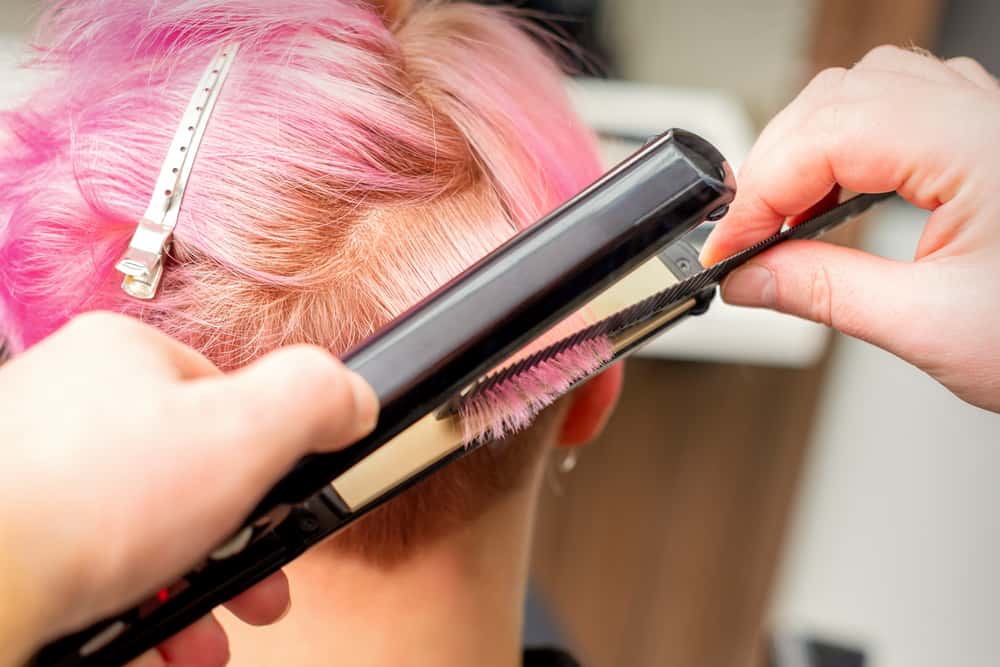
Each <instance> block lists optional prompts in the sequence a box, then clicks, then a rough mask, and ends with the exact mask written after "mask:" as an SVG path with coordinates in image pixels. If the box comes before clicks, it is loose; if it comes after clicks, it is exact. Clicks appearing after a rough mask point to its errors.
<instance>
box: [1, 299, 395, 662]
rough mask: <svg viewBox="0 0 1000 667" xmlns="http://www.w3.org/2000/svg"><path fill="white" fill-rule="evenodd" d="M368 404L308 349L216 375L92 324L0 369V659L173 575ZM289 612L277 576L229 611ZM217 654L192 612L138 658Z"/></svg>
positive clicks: (371, 406) (181, 354) (153, 334)
mask: <svg viewBox="0 0 1000 667" xmlns="http://www.w3.org/2000/svg"><path fill="white" fill-rule="evenodd" d="M377 409H378V406H377V403H376V400H375V397H374V394H373V393H372V391H371V389H370V388H369V387H368V385H367V384H365V383H364V382H363V381H362V380H361V379H360V378H358V377H357V376H355V375H353V374H352V373H350V372H348V371H347V370H346V369H344V367H343V366H342V365H341V364H340V363H339V362H338V361H336V360H335V359H334V358H333V357H332V356H330V355H329V354H327V353H326V352H323V351H321V350H319V349H314V348H307V347H296V348H288V349H285V350H282V351H278V352H275V353H273V354H271V355H270V356H267V357H265V358H263V359H261V360H259V361H258V362H256V363H254V364H252V365H251V366H248V367H247V368H245V369H243V370H241V371H239V372H236V373H233V374H231V375H223V374H222V373H220V372H219V371H218V370H217V369H216V368H215V367H214V366H213V365H212V364H211V363H209V362H208V361H207V360H206V359H205V358H204V357H202V356H201V355H199V354H198V353H196V352H194V351H193V350H191V349H189V348H187V347H185V346H183V345H181V344H179V343H177V342H175V341H174V340H172V339H170V338H168V337H166V336H164V335H163V334H161V333H159V332H157V331H155V330H153V329H151V328H148V327H146V326H144V325H142V324H140V323H138V322H136V321H134V320H131V319H127V318H125V317H121V316H114V315H108V314H91V315H87V316H84V317H81V318H79V319H77V320H75V321H74V322H72V323H71V324H69V325H68V326H67V327H65V328H64V329H63V330H61V331H60V332H58V333H56V334H55V335H53V336H52V337H51V338H49V339H47V340H45V341H43V342H42V343H40V344H39V345H37V346H36V347H34V348H33V349H31V350H30V351H28V352H27V353H25V354H23V355H22V356H20V357H18V358H16V359H14V360H13V361H11V362H10V363H9V364H8V365H6V366H3V367H0V443H2V445H0V461H2V463H0V553H2V554H3V556H2V559H3V560H2V562H3V565H2V569H0V646H2V647H3V649H2V650H0V664H3V665H6V664H7V662H6V661H13V662H11V663H10V664H19V663H20V662H21V661H23V660H25V659H27V657H28V654H29V653H30V652H31V651H32V650H33V649H35V648H37V645H39V644H41V643H42V642H44V641H46V640H51V639H54V638H55V637H56V636H57V635H59V634H62V633H65V632H67V631H70V630H74V629H78V628H80V627H82V626H84V625H85V624H87V623H90V622H94V621H97V620H99V619H100V618H102V617H104V616H106V615H107V614H109V613H112V612H114V611H117V610H119V609H121V608H123V607H125V606H126V605H129V604H132V603H135V602H138V601H139V600H140V599H142V598H143V597H144V596H146V595H148V594H150V593H151V592H153V591H155V590H156V589H157V587H159V586H162V585H164V584H165V583H167V582H169V581H171V580H172V578H174V577H176V576H178V575H181V574H183V572H184V571H185V570H186V569H187V568H189V567H190V566H192V565H193V564H194V563H196V562H197V561H198V560H199V559H200V558H202V557H203V556H204V555H205V554H206V553H208V552H209V551H210V550H211V549H212V548H213V547H215V546H217V545H218V544H219V543H220V542H221V541H223V540H224V539H225V538H226V537H227V536H228V535H229V534H230V532H231V531H233V530H235V529H236V528H237V527H238V522H239V521H240V519H241V518H243V517H244V516H245V515H246V513H248V512H249V511H250V510H251V509H252V508H253V505H254V503H255V501H256V500H258V499H259V497H260V495H262V494H263V492H264V491H265V490H266V489H267V487H268V486H269V485H270V484H272V483H273V482H274V481H276V480H277V479H278V477H280V475H281V474H282V473H283V472H284V471H286V470H287V469H288V468H289V467H290V466H291V465H292V464H293V463H294V461H295V460H296V459H298V458H299V457H301V456H302V455H304V454H306V453H307V452H309V451H311V450H329V449H336V448H340V447H342V446H344V445H346V444H348V443H350V442H352V441H353V440H356V439H358V438H360V437H361V436H362V435H363V434H364V433H366V432H367V431H369V430H370V429H371V428H372V426H373V425H374V422H375V418H376V412H377ZM288 602H289V601H288V589H287V582H286V581H285V579H284V577H283V576H282V575H278V576H274V577H271V578H270V579H268V580H265V581H264V582H262V583H261V584H259V585H258V586H257V587H256V588H254V589H253V590H251V591H248V592H247V593H245V594H243V595H242V596H240V597H238V598H236V599H234V600H233V601H232V602H231V603H230V604H229V605H228V606H229V608H230V609H231V610H232V611H233V612H234V613H236V614H237V615H238V616H240V617H241V618H243V620H245V621H247V622H249V623H254V624H263V623H269V622H273V621H275V620H277V619H278V618H279V617H280V616H281V615H282V613H283V612H284V610H285V609H286V608H287V605H288ZM227 659H228V648H227V644H226V639H225V635H224V634H223V632H222V629H221V628H220V626H219V625H218V624H217V623H216V622H215V620H214V619H212V618H211V617H207V618H205V619H203V620H202V621H200V622H199V623H198V624H196V625H194V626H192V627H191V628H188V629H187V630H186V631H184V632H183V633H181V634H179V635H178V636H176V637H175V638H173V639H171V640H170V641H168V642H167V643H166V644H164V645H163V646H162V647H160V649H159V650H158V651H154V652H151V653H149V654H147V655H145V656H143V657H142V658H140V659H139V660H137V664H139V665H142V667H150V666H154V665H164V664H178V665H184V666H185V667H202V666H204V667H215V666H217V665H223V664H224V663H225V662H226V660H227Z"/></svg>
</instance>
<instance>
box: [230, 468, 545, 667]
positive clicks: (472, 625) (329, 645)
mask: <svg viewBox="0 0 1000 667" xmlns="http://www.w3.org/2000/svg"><path fill="white" fill-rule="evenodd" d="M540 473H541V466H539V467H538V470H537V471H536V474H535V475H534V476H533V477H532V479H531V480H530V481H529V482H528V483H527V484H526V485H525V487H524V488H523V489H520V490H518V491H515V492H513V493H511V494H509V495H508V496H507V497H505V498H503V499H501V500H499V501H498V502H496V503H495V504H494V505H493V506H491V508H490V509H489V510H488V511H487V512H486V513H484V514H483V515H482V516H480V517H479V518H478V519H476V520H475V521H474V522H472V523H471V524H469V525H468V526H467V527H465V528H463V529H462V530H461V531H460V532H457V533H455V534H452V535H449V536H447V537H445V538H442V539H440V540H438V541H437V542H436V543H434V544H430V545H424V546H422V547H421V549H420V550H419V552H418V553H416V554H414V555H413V556H412V557H410V558H408V559H407V560H406V561H405V562H403V563H401V564H399V565H398V566H394V567H392V568H390V569H385V568H382V567H379V566H376V565H373V564H371V563H368V562H365V561H361V560H359V559H358V558H357V557H355V556H346V555H344V554H340V553H338V552H337V551H336V544H335V543H333V544H330V545H329V546H326V545H323V546H321V547H319V548H318V549H316V550H314V551H313V552H311V553H309V554H306V555H305V556H303V557H302V558H300V559H299V560H298V561H296V562H295V563H294V564H293V565H292V566H291V567H290V568H288V570H287V572H288V577H289V582H290V584H291V593H292V600H293V604H292V610H291V612H290V613H289V614H288V616H286V617H285V618H284V619H283V620H282V621H281V622H279V623H277V624H276V625H274V626H271V627H268V628H248V627H246V626H242V625H241V624H239V623H238V622H237V621H235V620H234V619H233V618H232V617H229V616H228V614H227V615H226V616H225V617H224V618H223V619H222V620H223V623H224V625H225V626H226V630H227V632H228V634H229V637H230V645H231V648H232V661H231V663H230V664H231V665H233V667H256V666H257V665H261V666H263V665H279V664H288V665H296V666H297V667H314V666H315V667H332V666H333V665H336V666H337V667H354V666H361V665H364V666H366V667H368V666H378V665H408V666H412V667H424V666H425V665H426V666H431V665H433V666H435V667H439V666H440V665H478V666H481V667H514V666H515V665H520V664H521V625H522V620H523V619H522V615H523V612H522V608H523V603H524V594H525V585H526V581H527V575H528V556H529V551H530V540H531V529H532V523H533V514H534V498H535V496H536V492H537V487H538V483H539V477H540Z"/></svg>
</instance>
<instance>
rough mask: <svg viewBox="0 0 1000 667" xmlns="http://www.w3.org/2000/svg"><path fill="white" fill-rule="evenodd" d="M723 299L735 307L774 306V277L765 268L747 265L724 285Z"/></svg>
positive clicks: (731, 275) (732, 275) (734, 272)
mask: <svg viewBox="0 0 1000 667" xmlns="http://www.w3.org/2000/svg"><path fill="white" fill-rule="evenodd" d="M722 298H723V299H725V301H726V303H731V304H733V305H735V306H765V307H769V306H773V305H774V275H773V274H772V273H771V271H770V269H768V268H766V267H764V266H761V265H759V264H747V265H746V266H744V267H742V268H740V269H737V270H736V271H733V272H732V274H730V276H729V278H727V279H726V281H725V282H724V283H723V284H722Z"/></svg>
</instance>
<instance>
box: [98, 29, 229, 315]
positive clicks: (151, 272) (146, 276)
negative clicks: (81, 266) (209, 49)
mask: <svg viewBox="0 0 1000 667" xmlns="http://www.w3.org/2000/svg"><path fill="white" fill-rule="evenodd" d="M238 50H239V44H228V45H226V46H224V47H223V48H222V49H220V50H219V52H218V53H217V54H216V56H215V57H214V58H213V59H212V63H211V64H210V65H209V66H208V69H206V70H205V74H204V75H202V77H201V81H200V82H199V83H198V89H197V91H196V92H195V94H194V97H193V98H192V99H191V102H190V104H189V105H188V108H187V110H186V111H185V112H184V118H183V120H182V121H181V124H180V126H179V127H178V128H177V133H176V134H175V135H174V140H173V141H172V142H171V144H170V152H169V153H168V154H167V159H166V160H165V161H164V163H163V168H162V169H161V171H160V175H159V177H158V178H157V179H156V187H155V189H154V190H153V196H152V197H151V198H150V200H149V208H147V209H146V214H145V215H144V216H143V218H142V219H141V220H140V221H139V224H138V227H137V228H136V230H135V234H133V236H132V240H131V241H130V242H129V246H128V250H126V251H125V254H124V255H123V256H122V258H121V260H119V261H118V264H116V265H115V268H116V269H118V271H120V272H121V273H123V274H125V278H124V280H122V289H123V290H125V293H126V294H128V295H129V296H133V297H135V298H137V299H145V300H148V299H152V298H154V297H155V296H156V291H157V289H158V287H159V285H160V279H161V278H162V277H163V259H164V255H165V253H166V252H167V251H168V250H169V249H170V241H171V237H172V235H173V232H174V227H175V226H176V225H177V216H178V214H179V213H180V208H181V202H182V201H183V199H184V190H185V189H186V187H187V183H188V179H189V178H190V176H191V168H192V166H193V165H194V158H195V155H197V153H198V148H199V146H201V140H202V138H203V137H204V136H205V129H206V127H208V121H209V119H210V118H211V116H212V111H213V110H214V109H215V104H216V102H218V99H219V93H220V91H221V90H222V85H223V83H225V81H226V77H227V76H228V75H229V70H230V69H231V68H232V65H233V60H234V59H235V58H236V53H237V51H238Z"/></svg>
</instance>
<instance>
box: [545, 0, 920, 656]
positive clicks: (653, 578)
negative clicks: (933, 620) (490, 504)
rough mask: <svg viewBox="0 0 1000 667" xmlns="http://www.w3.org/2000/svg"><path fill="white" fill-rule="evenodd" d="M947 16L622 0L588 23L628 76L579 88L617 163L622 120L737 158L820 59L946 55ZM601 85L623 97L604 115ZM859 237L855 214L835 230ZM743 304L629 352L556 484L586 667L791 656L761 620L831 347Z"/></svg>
mask: <svg viewBox="0 0 1000 667" xmlns="http://www.w3.org/2000/svg"><path fill="white" fill-rule="evenodd" d="M938 9H939V8H938V2H937V0H895V1H894V0H870V1H869V0H816V1H815V2H801V1H800V0H758V1H756V2H742V1H739V0H728V1H725V2H721V3H696V2H686V1H682V0H669V1H665V0H608V1H606V2H604V3H599V4H595V14H594V16H595V17H596V18H595V20H596V22H597V26H596V28H595V29H594V30H593V31H591V32H589V33H588V32H587V31H583V32H584V34H594V35H596V38H597V39H598V40H600V43H601V47H602V48H601V52H606V53H607V54H609V56H608V57H609V58H610V59H611V62H610V63H609V64H608V66H607V68H606V70H607V71H608V72H610V73H612V74H613V76H612V77H610V78H611V80H610V81H607V82H605V84H604V87H603V88H602V87H601V83H600V81H594V80H585V81H583V82H582V85H583V86H584V88H587V87H588V86H589V89H587V90H585V91H584V92H582V93H580V92H579V90H577V92H576V93H574V94H576V95H578V97H576V98H575V99H576V100H577V102H578V104H580V105H581V106H580V108H581V111H582V113H583V114H584V116H585V117H587V118H588V120H589V121H590V122H591V123H592V124H593V125H594V126H595V127H596V128H597V129H598V131H599V132H600V133H601V135H602V137H604V139H605V150H606V151H607V155H608V159H609V160H610V158H611V156H612V154H613V152H614V151H615V150H624V146H622V145H621V144H618V145H617V146H616V144H615V134H616V130H620V132H618V134H621V135H625V136H627V135H629V134H632V135H637V136H641V135H642V134H643V133H644V132H647V131H652V130H655V129H662V128H666V127H670V126H681V127H689V128H690V129H695V130H697V131H700V132H702V133H703V134H704V135H705V136H706V137H707V138H709V139H711V140H713V141H715V142H717V143H718V144H719V145H720V148H722V150H723V151H724V152H727V156H728V157H730V159H731V160H732V161H733V162H739V161H740V160H741V159H742V157H743V156H744V155H745V151H746V150H747V149H748V147H749V143H750V141H751V140H752V138H753V134H754V133H755V131H756V130H757V129H759V128H760V127H761V126H762V124H763V122H765V121H766V119H767V118H768V117H770V115H772V114H773V113H774V112H776V111H777V110H778V109H779V108H780V107H781V106H783V105H784V104H785V103H787V102H788V101H789V100H790V99H791V97H792V96H793V95H794V94H795V92H796V91H797V90H798V89H799V88H800V87H801V86H802V85H804V84H805V82H806V81H808V79H809V78H810V76H811V75H812V74H813V73H815V72H816V71H818V70H819V69H821V68H823V67H828V66H832V65H845V66H849V65H850V64H852V63H853V62H855V61H856V60H858V59H859V58H860V57H861V56H862V55H863V54H864V53H865V52H866V51H867V50H868V49H869V48H871V47H873V46H875V45H877V44H881V43H896V44H903V45H906V44H919V45H922V46H928V47H930V46H933V45H932V44H931V37H932V34H933V26H934V24H935V20H936V16H937V12H938ZM578 16H579V15H578ZM616 79H623V80H626V81H629V82H630V83H621V82H619V81H617V80H616ZM602 95H606V96H608V97H609V98H614V97H615V96H616V95H618V96H620V97H621V99H625V100H627V101H626V102H623V103H619V104H618V105H617V106H614V102H606V103H605V104H604V105H603V108H604V109H605V110H607V108H609V106H608V105H611V107H613V112H611V113H603V112H602V111H601V109H602V104H600V103H599V100H600V98H601V96H602ZM644 96H645V97H644ZM640 100H645V101H640ZM590 103H593V106H588V105H589V104H590ZM654 107H655V110H654ZM630 108H631V111H630V110H629V109H630ZM657 121H659V122H657ZM857 236H858V227H857V225H852V226H849V227H848V228H847V229H846V231H844V232H843V233H841V234H840V235H839V240H840V241H841V242H846V243H853V242H855V241H856V240H857ZM735 310H736V309H729V308H727V307H726V306H725V305H724V304H721V302H718V301H717V302H716V303H715V304H714V305H713V308H712V310H710V313H709V314H708V315H706V316H705V318H704V320H703V321H694V322H687V323H685V324H683V325H681V327H679V328H678V329H676V330H674V331H672V332H670V333H668V334H667V335H666V336H664V337H663V339H662V340H661V341H660V342H658V343H657V345H655V346H652V347H651V348H650V349H647V350H646V354H645V356H641V357H636V358H634V359H632V360H631V361H630V362H629V363H628V365H627V370H626V375H627V382H626V387H625V391H624V394H623V397H622V401H621V404H620V407H619V410H618V412H617V414H616V416H615V417H614V418H613V419H612V421H611V423H610V424H609V426H608V429H607V431H606V433H605V435H604V436H603V437H602V438H600V440H599V441H598V442H596V443H593V444H592V445H590V446H588V447H586V448H584V449H583V451H582V452H581V454H580V458H579V461H578V462H577V464H576V466H575V469H574V470H573V471H572V472H570V473H568V474H559V473H553V475H552V480H551V481H550V485H549V486H550V489H549V491H548V492H547V493H546V496H545V499H544V501H543V506H542V509H541V514H540V518H539V527H538V528H539V529H538V538H537V543H536V554H535V559H534V586H535V589H536V593H537V594H538V596H539V597H540V598H541V599H542V600H543V601H544V603H545V604H546V606H547V608H548V609H549V611H550V612H551V614H552V616H553V617H554V619H555V622H556V623H557V624H558V626H559V631H560V634H561V635H562V636H564V637H565V638H566V641H567V642H568V643H569V645H570V646H571V647H572V648H573V649H574V651H576V652H577V653H578V654H579V656H580V657H581V659H582V660H583V661H584V664H586V665H588V666H589V667H618V666H623V665H627V666H629V667H647V666H648V667H654V666H655V667H674V666H677V667H690V666H697V667H749V666H751V665H753V666H755V667H763V666H764V665H768V664H769V663H770V664H776V663H774V662H771V660H770V657H771V651H770V648H769V642H770V634H769V632H768V630H767V629H766V628H765V627H764V625H765V618H766V614H767V609H768V604H769V600H770V594H771V590H772V586H773V582H774V579H775V571H776V568H777V565H778V561H779V557H780V554H781V550H782V546H783V538H784V536H785V532H786V527H787V523H788V519H789V515H790V513H791V509H792V507H793V501H794V498H795V494H796V489H797V484H798V481H799V475H800V471H801V468H802V462H803V459H804V456H805V455H806V453H807V446H808V443H809V440H810V433H811V431H812V427H813V418H814V414H815V410H816V406H817V399H818V397H819V394H820V389H821V386H822V383H823V380H824V375H825V371H826V359H827V356H828V349H829V343H830V340H831V338H830V336H829V335H828V334H827V333H826V332H825V331H823V330H822V329H819V328H816V327H813V326H812V325H807V324H804V323H797V322H790V323H789V322H784V321H783V319H782V318H780V316H776V315H773V314H761V313H736V312H732V311H735ZM713 311H714V312H713ZM744 316H745V318H746V319H743V320H741V319H740V318H741V317H744ZM713 317H714V318H716V319H714V320H713V319H712V318H713ZM727 318H728V319H727ZM785 327H787V328H785ZM788 664H792V663H788ZM804 664H809V663H804ZM816 664H821V663H816ZM832 664H838V663H832ZM844 664H850V663H844ZM777 665H778V667H784V664H782V663H777ZM852 667H853V665H852Z"/></svg>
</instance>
